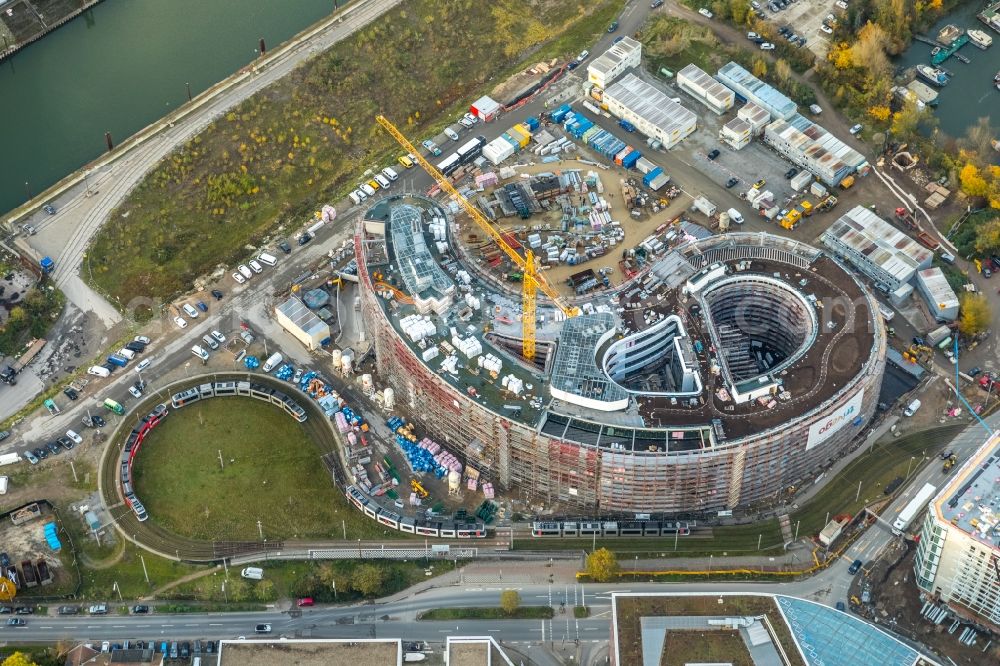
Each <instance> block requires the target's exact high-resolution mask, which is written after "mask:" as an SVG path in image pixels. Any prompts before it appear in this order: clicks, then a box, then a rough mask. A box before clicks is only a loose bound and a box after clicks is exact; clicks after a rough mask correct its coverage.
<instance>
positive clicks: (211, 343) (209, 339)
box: [201, 334, 219, 351]
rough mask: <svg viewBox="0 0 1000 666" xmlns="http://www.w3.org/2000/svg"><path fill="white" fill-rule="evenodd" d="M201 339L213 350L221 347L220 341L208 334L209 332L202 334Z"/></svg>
mask: <svg viewBox="0 0 1000 666" xmlns="http://www.w3.org/2000/svg"><path fill="white" fill-rule="evenodd" d="M201 340H202V342H204V343H205V344H206V345H208V348H209V349H211V350H212V351H215V350H216V349H218V348H219V343H218V341H216V339H215V338H213V337H212V336H211V335H207V334H206V335H203V336H201Z"/></svg>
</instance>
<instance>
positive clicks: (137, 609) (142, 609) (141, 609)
mask: <svg viewBox="0 0 1000 666" xmlns="http://www.w3.org/2000/svg"><path fill="white" fill-rule="evenodd" d="M132 612H133V613H135V614H136V615H144V614H146V613H148V612H149V606H141V605H140V606H132Z"/></svg>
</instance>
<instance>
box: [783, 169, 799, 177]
mask: <svg viewBox="0 0 1000 666" xmlns="http://www.w3.org/2000/svg"><path fill="white" fill-rule="evenodd" d="M798 173H799V170H798V169H796V168H795V167H792V168H791V169H789V170H788V171H786V172H785V178H794V177H795V176H796V175H797V174H798Z"/></svg>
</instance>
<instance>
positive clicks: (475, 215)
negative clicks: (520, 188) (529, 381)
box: [375, 115, 580, 361]
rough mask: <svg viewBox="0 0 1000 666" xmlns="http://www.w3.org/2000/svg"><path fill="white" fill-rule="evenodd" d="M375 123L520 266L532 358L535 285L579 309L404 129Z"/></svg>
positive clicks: (524, 327)
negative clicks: (443, 172) (431, 161)
mask: <svg viewBox="0 0 1000 666" xmlns="http://www.w3.org/2000/svg"><path fill="white" fill-rule="evenodd" d="M375 120H377V121H378V124H379V125H381V126H382V127H383V128H385V130H386V131H387V132H389V134H391V135H392V138H394V139H395V140H396V141H397V142H398V143H399V145H400V146H402V147H403V148H404V149H405V150H406V151H407V152H409V153H410V154H411V155H413V156H415V157H416V158H417V161H418V162H420V166H422V167H423V168H424V171H426V172H427V173H428V174H429V175H430V177H431V178H433V179H434V182H436V183H437V184H438V187H440V188H441V189H442V190H443V191H444V192H445V193H447V194H448V196H450V197H451V198H452V199H454V200H455V201H457V202H458V203H459V205H460V206H462V208H463V209H464V210H465V212H466V213H468V214H469V217H471V218H472V220H473V221H474V222H475V223H476V224H477V225H479V228H480V229H482V230H483V232H484V233H486V234H487V235H488V236H489V237H490V238H492V239H493V242H494V243H496V244H497V245H498V246H500V249H501V250H503V251H504V252H506V253H507V256H508V257H510V259H511V261H513V262H514V263H515V264H516V265H517V266H518V268H520V269H521V272H522V273H523V278H522V283H521V287H522V292H521V309H522V310H523V311H524V313H523V314H522V316H521V337H522V347H521V353H522V355H523V356H524V358H525V359H526V360H528V361H534V360H535V298H536V293H537V290H538V289H541V290H542V293H544V294H545V295H546V296H548V297H549V298H551V299H552V301H553V302H554V303H555V304H556V306H557V307H558V308H559V309H560V310H562V312H563V313H564V314H565V315H566V316H567V317H575V316H577V315H578V314H580V309H579V308H578V307H576V306H573V305H567V304H566V303H565V302H564V301H563V299H562V297H561V296H560V295H559V294H558V293H556V290H555V289H553V288H552V286H551V285H549V283H548V282H547V281H546V280H545V278H544V277H543V276H542V274H541V273H539V272H538V269H537V267H536V266H535V254H534V253H533V252H532V251H531V250H530V249H528V248H525V249H524V256H523V257H522V256H521V255H520V254H518V253H517V250H515V249H514V248H512V247H511V246H510V243H508V242H507V241H506V240H504V237H503V236H502V235H500V232H499V231H497V230H496V229H495V228H493V225H492V224H490V221H489V220H487V219H486V217H485V216H483V214H482V213H480V212H479V210H478V209H477V208H476V207H475V206H473V205H472V204H471V203H469V202H468V201H467V200H466V198H465V197H463V196H462V195H461V194H459V193H458V190H456V189H455V187H454V186H453V185H452V184H451V182H450V181H449V180H448V179H447V178H446V177H445V176H444V174H442V173H441V172H440V171H438V170H437V169H436V168H435V167H434V166H433V165H432V164H431V163H430V162H428V161H427V160H425V159H424V157H423V155H421V154H420V152H419V151H418V150H417V148H416V147H415V146H414V145H413V144H412V143H410V141H409V140H408V139H407V138H406V137H405V136H403V133H402V132H400V131H399V130H398V129H396V126H395V125H393V124H392V122H390V121H389V119H388V118H386V117H385V116H383V115H378V116H376V117H375Z"/></svg>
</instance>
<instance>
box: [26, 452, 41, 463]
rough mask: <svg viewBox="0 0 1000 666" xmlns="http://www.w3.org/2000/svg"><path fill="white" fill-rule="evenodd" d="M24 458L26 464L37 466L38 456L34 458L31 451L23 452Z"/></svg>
mask: <svg viewBox="0 0 1000 666" xmlns="http://www.w3.org/2000/svg"><path fill="white" fill-rule="evenodd" d="M24 457H25V458H27V459H28V462H30V463H31V464H32V465H37V464H38V456H36V455H35V454H34V453H32V452H31V451H25V452H24Z"/></svg>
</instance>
